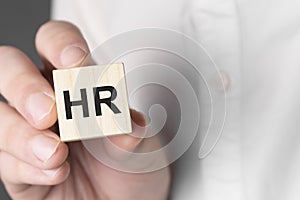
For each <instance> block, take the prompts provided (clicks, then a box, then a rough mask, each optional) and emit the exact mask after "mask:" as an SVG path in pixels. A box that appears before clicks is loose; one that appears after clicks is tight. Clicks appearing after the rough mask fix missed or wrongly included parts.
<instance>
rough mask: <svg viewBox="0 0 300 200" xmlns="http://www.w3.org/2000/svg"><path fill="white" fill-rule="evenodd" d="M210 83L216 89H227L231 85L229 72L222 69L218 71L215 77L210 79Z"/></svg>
mask: <svg viewBox="0 0 300 200" xmlns="http://www.w3.org/2000/svg"><path fill="white" fill-rule="evenodd" d="M210 84H211V86H212V88H213V89H214V90H216V91H223V90H225V91H226V90H228V88H229V86H230V79H229V76H228V75H227V73H225V72H223V71H220V72H219V73H216V74H215V75H214V77H213V78H212V79H211V81H210Z"/></svg>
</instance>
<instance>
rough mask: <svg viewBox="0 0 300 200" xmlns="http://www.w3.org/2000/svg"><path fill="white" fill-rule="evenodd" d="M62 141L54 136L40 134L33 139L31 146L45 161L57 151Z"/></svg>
mask: <svg viewBox="0 0 300 200" xmlns="http://www.w3.org/2000/svg"><path fill="white" fill-rule="evenodd" d="M59 143H60V141H59V140H56V139H54V138H53V137H50V136H47V135H44V134H40V135H37V136H35V137H34V138H33V139H32V141H31V148H32V151H33V153H34V154H35V155H36V157H37V158H38V159H40V160H41V161H43V162H46V161H47V160H49V159H50V158H51V157H52V156H53V154H54V153H55V151H56V149H57V147H58V146H59Z"/></svg>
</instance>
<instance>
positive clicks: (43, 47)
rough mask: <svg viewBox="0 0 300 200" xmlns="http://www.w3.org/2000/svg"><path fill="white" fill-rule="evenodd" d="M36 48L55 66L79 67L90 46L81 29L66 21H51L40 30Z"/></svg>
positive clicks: (37, 35)
mask: <svg viewBox="0 0 300 200" xmlns="http://www.w3.org/2000/svg"><path fill="white" fill-rule="evenodd" d="M35 43H36V48H37V50H38V52H39V54H40V56H41V57H42V58H43V59H44V60H46V62H49V63H51V64H52V65H53V66H54V67H55V68H67V67H77V66H80V64H81V63H82V62H83V61H84V59H85V57H86V56H87V55H88V52H89V50H88V46H87V43H86V41H85V40H84V38H83V36H82V34H81V33H80V31H79V29H78V28H77V27H76V26H74V25H73V24H70V23H68V22H64V21H50V22H48V23H46V24H44V25H43V26H41V28H40V29H39V30H38V32H37V34H36V40H35Z"/></svg>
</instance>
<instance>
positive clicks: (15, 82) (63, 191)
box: [0, 21, 170, 200]
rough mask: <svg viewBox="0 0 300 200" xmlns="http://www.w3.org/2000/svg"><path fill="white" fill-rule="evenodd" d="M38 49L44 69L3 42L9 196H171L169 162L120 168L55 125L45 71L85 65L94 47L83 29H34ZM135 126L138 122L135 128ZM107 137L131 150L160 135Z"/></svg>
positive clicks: (0, 140)
mask: <svg viewBox="0 0 300 200" xmlns="http://www.w3.org/2000/svg"><path fill="white" fill-rule="evenodd" d="M36 48H37V51H38V52H39V54H40V56H41V58H42V60H43V61H44V63H45V71H44V75H45V76H43V75H42V74H41V73H40V71H39V70H38V68H37V67H36V66H35V65H34V64H33V63H32V61H31V60H30V59H29V58H28V57H27V56H26V55H25V54H24V53H22V52H21V51H19V50H18V49H16V48H13V47H8V46H2V47H0V71H1V73H0V91H1V94H2V95H3V96H4V97H5V98H6V99H7V101H8V102H9V104H5V103H3V102H0V149H1V152H0V172H1V179H2V181H3V183H4V184H5V187H6V189H7V191H8V193H9V194H10V195H11V197H12V198H13V199H16V200H19V199H20V200H27V199H28V200H29V199H30V200H35V199H36V200H41V199H55V200H60V199H61V200H65V199H79V200H85V199H86V200H94V199H95V200H96V199H97V200H98V199H101V200H107V199H112V200H127V199H128V200H135V199H138V200H141V199H143V200H147V199H149V200H160V199H166V198H167V194H168V188H169V184H170V173H169V169H168V168H165V169H161V170H159V171H155V172H150V173H146V174H130V173H124V172H121V171H117V170H114V169H111V168H109V167H107V166H105V165H104V164H102V163H101V162H99V161H98V160H96V159H95V158H94V157H93V156H92V155H90V154H89V152H88V151H87V150H86V149H85V148H84V147H83V145H82V143H81V142H71V143H68V144H65V143H63V142H61V141H60V139H59V137H58V136H57V134H56V133H55V132H54V131H52V130H53V129H52V128H51V127H53V125H54V124H55V122H56V120H57V113H56V107H55V100H54V92H53V89H52V87H51V83H49V82H48V81H47V79H46V78H45V77H47V76H49V75H51V70H52V69H54V68H69V67H78V66H80V64H81V63H82V61H83V60H84V58H85V57H86V56H87V54H88V52H89V50H88V46H87V44H86V42H85V40H84V39H83V37H82V35H81V33H80V31H79V30H78V29H77V28H76V27H75V26H74V25H72V24H69V23H67V22H61V21H51V22H48V23H46V24H45V25H43V26H42V27H41V28H40V29H39V31H38V33H37V35H36ZM50 80H51V78H50V79H49V81H50ZM131 115H132V119H133V120H134V121H135V122H136V123H137V124H139V125H145V120H144V118H143V116H142V115H141V114H140V113H138V112H137V111H133V110H132V111H131ZM133 131H141V129H136V128H135V127H133ZM110 140H111V142H113V143H114V144H115V145H117V146H119V147H120V148H122V149H125V150H128V151H133V149H136V148H137V147H138V148H139V149H141V150H143V148H149V146H150V147H151V146H159V140H158V139H157V138H154V139H153V138H152V139H144V140H143V141H141V139H139V138H135V137H132V136H130V135H121V136H113V137H110ZM107 151H108V152H109V151H110V149H107ZM111 156H112V157H114V156H121V155H114V154H113V153H112V154H111Z"/></svg>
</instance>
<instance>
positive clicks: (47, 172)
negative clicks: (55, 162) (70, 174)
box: [42, 167, 61, 178]
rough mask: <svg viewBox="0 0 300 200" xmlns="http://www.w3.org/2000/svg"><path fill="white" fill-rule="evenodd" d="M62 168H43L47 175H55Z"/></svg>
mask: <svg viewBox="0 0 300 200" xmlns="http://www.w3.org/2000/svg"><path fill="white" fill-rule="evenodd" d="M60 170H61V167H60V168H58V169H51V170H42V172H43V173H45V174H46V175H47V176H50V177H52V178H53V177H55V175H56V174H57V173H58V172H59V171H60Z"/></svg>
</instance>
